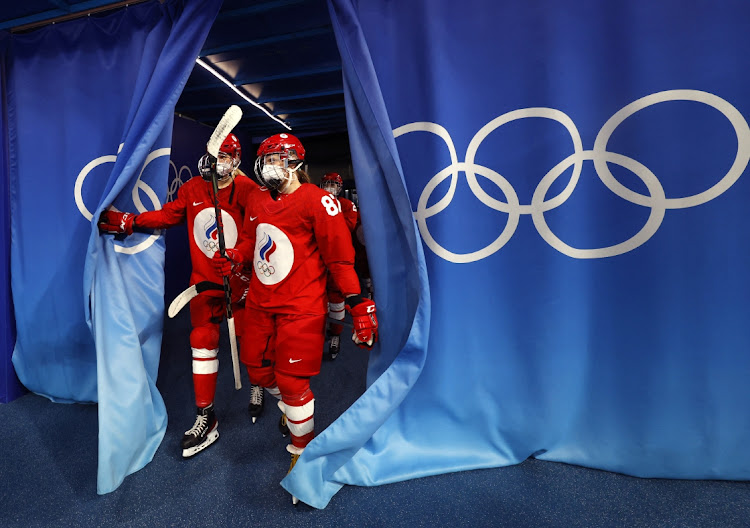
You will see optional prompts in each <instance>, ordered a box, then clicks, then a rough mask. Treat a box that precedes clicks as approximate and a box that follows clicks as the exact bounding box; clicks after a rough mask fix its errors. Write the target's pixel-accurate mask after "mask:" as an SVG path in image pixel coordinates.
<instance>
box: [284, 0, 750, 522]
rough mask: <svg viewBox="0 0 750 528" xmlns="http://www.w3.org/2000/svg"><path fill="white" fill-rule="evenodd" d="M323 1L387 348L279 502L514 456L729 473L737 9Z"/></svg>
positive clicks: (738, 152) (743, 294) (734, 371)
mask: <svg viewBox="0 0 750 528" xmlns="http://www.w3.org/2000/svg"><path fill="white" fill-rule="evenodd" d="M329 8H330V12H331V16H332V21H333V27H334V30H335V32H336V37H337V43H338V46H339V50H340V52H341V56H342V60H343V65H344V79H345V88H346V96H347V101H346V103H347V106H346V109H347V119H348V124H349V135H350V141H351V146H352V156H353V165H354V171H355V177H356V183H357V187H358V191H359V196H360V197H361V202H362V203H361V210H362V216H363V220H364V221H365V222H367V221H368V220H370V221H373V219H375V218H377V219H378V221H380V220H381V219H386V220H385V221H386V224H387V225H388V228H387V229H385V230H375V229H374V226H373V225H372V224H371V225H370V230H367V228H368V224H367V223H365V228H366V232H367V235H368V238H367V241H368V250H369V249H370V247H371V244H374V247H375V248H376V249H375V251H373V252H370V251H368V254H369V255H370V258H371V259H372V260H373V262H371V264H373V265H372V266H371V268H372V269H373V270H374V273H376V275H375V279H376V296H377V298H376V301H377V302H378V307H379V309H380V307H381V304H380V302H381V300H382V301H383V304H382V306H383V313H384V324H383V326H382V335H383V336H387V335H389V333H390V332H395V336H393V338H394V340H393V341H390V342H389V341H384V342H383V344H382V346H381V348H380V349H379V350H378V351H377V352H376V353H375V354H374V355H373V358H372V360H371V363H370V366H369V370H368V382H369V383H370V385H369V387H368V390H367V392H366V393H365V394H364V395H363V397H362V398H361V399H360V400H358V401H357V402H356V403H355V404H354V406H352V408H351V409H349V411H347V413H345V414H344V415H343V416H342V417H341V418H340V419H339V420H338V421H337V422H335V423H334V424H333V426H332V427H331V428H329V430H327V431H325V432H323V433H322V434H321V435H320V437H318V438H317V439H316V441H315V442H313V444H311V447H309V448H308V449H307V450H306V451H305V453H304V454H303V455H302V457H301V458H300V462H301V463H298V465H297V466H296V467H295V469H294V470H293V471H292V473H291V474H290V475H289V476H288V477H287V478H286V479H285V480H284V482H283V483H282V485H284V486H285V488H286V489H288V490H289V491H291V492H292V493H294V494H295V495H297V496H298V497H300V499H301V500H303V501H305V502H308V503H310V504H312V505H313V506H316V507H324V506H325V505H326V504H327V502H328V500H330V498H331V496H332V495H333V493H335V491H336V490H337V489H338V488H339V487H340V486H341V485H342V484H355V485H377V484H384V483H388V482H394V481H398V480H404V479H410V478H417V477H423V476H428V475H434V474H438V473H445V472H452V471H462V470H468V469H476V468H487V467H498V466H503V465H508V464H515V463H518V462H521V461H523V460H524V459H526V458H527V457H529V456H535V457H537V458H540V459H545V460H554V461H561V462H566V463H573V464H579V465H583V466H588V467H594V468H601V469H606V470H611V471H618V472H622V473H626V474H630V475H636V476H642V477H664V478H690V479H748V478H750V457H748V455H747V454H746V453H745V450H744V449H743V446H744V445H745V444H746V443H747V441H748V440H750V421H748V420H747V419H746V414H747V413H746V411H745V409H744V402H746V401H748V399H750V385H748V384H747V383H746V379H747V377H748V375H750V355H749V354H747V350H748V349H749V348H750V329H749V328H750V327H748V326H747V325H746V324H744V321H745V320H746V319H747V318H748V316H749V315H750V296H748V295H747V292H748V291H750V279H749V278H748V275H747V272H746V270H747V269H748V266H749V265H750V244H749V243H748V242H750V222H749V221H748V216H747V214H746V210H747V207H746V199H745V197H746V196H747V195H748V192H750V179H749V178H748V175H747V166H748V161H749V160H750V127H749V126H748V122H747V117H746V116H748V115H750V99H748V96H747V94H748V93H750V76H748V75H747V73H746V68H745V63H746V62H747V59H746V57H747V51H748V44H747V38H746V34H747V32H746V26H747V24H746V21H747V20H748V19H750V6H748V5H747V3H746V2H741V1H738V0H730V1H729V2H724V3H722V4H721V8H717V7H716V4H715V3H714V2H711V1H709V0H699V1H697V2H692V3H691V4H690V5H689V6H685V5H684V3H682V2H679V1H678V0H666V1H663V2H659V3H658V5H654V3H653V2H649V1H648V0H617V1H612V2H599V1H596V0H583V1H580V2H576V3H574V4H571V3H565V4H564V5H563V4H561V3H560V2H555V1H554V0H540V1H536V2H499V3H491V2H486V1H483V0H467V1H465V2H462V3H461V5H460V8H458V7H457V6H456V4H455V2H450V1H448V0H434V1H433V0H429V1H428V0H417V1H414V2H399V3H397V2H391V1H385V0H356V1H355V0H330V1H329ZM415 21H419V23H415ZM394 141H395V143H394ZM407 199H408V202H409V203H408V204H407V205H406V206H404V204H403V200H407ZM406 207H408V211H406V212H407V213H409V214H408V215H407V214H404V212H405V210H406ZM412 214H413V216H414V219H415V220H416V224H417V229H418V233H419V238H418V240H419V241H420V243H421V249H422V250H423V252H424V261H423V263H422V262H420V261H419V258H414V257H413V255H414V254H415V252H414V251H412V248H411V246H410V244H409V243H407V242H406V240H407V239H408V237H409V236H410V235H409V233H410V230H409V228H408V227H407V225H408V222H407V221H406V217H407V216H411V215H412ZM396 217H397V218H398V219H399V221H398V222H396V221H394V220H393V218H396ZM388 222H391V224H388ZM380 258H382V260H379V259H380ZM407 262H408V263H409V264H411V266H410V265H407V264H405V263H407ZM421 267H424V269H425V270H426V273H423V271H424V270H422V269H421ZM415 269H419V271H420V272H419V274H418V275H417V274H416V273H410V272H411V271H413V270H415ZM427 275H429V282H427V281H426V280H423V281H418V278H420V279H421V278H423V277H426V276H427ZM406 279H408V280H406ZM397 287H401V288H402V289H403V290H405V291H409V293H401V295H402V297H400V298H398V299H399V300H398V301H396V299H397V297H395V296H394V297H391V295H392V292H393V290H392V289H391V288H397ZM420 287H422V288H424V289H425V291H424V292H421V291H419V288H420ZM381 288H383V291H384V297H381V294H380V292H381ZM411 291H417V292H418V293H419V294H418V295H415V296H413V297H412V296H411ZM406 297H409V299H419V302H429V305H427V306H424V310H423V311H420V310H422V308H423V306H422V305H421V304H418V305H417V306H418V309H417V311H416V312H411V311H409V310H405V311H403V312H401V313H399V314H398V316H396V314H395V312H392V311H391V310H394V306H396V305H402V304H403V306H409V307H413V306H414V304H413V303H412V302H410V301H407V300H406ZM393 301H396V302H393ZM412 313H414V314H416V316H413V315H412ZM420 315H426V316H427V317H426V318H425V319H424V320H422V319H420ZM427 319H429V325H427V324H423V323H425V321H426V320H427ZM396 320H398V322H396ZM404 325H411V326H410V329H411V333H410V334H409V337H408V339H406V340H405V341H404V340H403V339H402V338H403V336H404V335H405V334H403V333H401V332H400V331H401V330H402V329H403V328H404V327H405V326H404ZM406 327H409V326H406ZM421 331H423V333H422V332H421ZM386 339H387V338H386ZM428 345H429V346H428ZM417 351H418V353H411V352H417ZM368 436H369V439H368V438H367V437H368ZM347 438H348V439H349V440H347Z"/></svg>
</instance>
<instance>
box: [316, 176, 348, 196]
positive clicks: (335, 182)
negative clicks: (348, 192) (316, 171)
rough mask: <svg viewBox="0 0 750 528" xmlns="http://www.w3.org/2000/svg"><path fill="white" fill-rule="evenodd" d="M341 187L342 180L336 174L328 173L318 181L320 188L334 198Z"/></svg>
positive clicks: (342, 184) (342, 185)
mask: <svg viewBox="0 0 750 528" xmlns="http://www.w3.org/2000/svg"><path fill="white" fill-rule="evenodd" d="M343 187H344V180H342V179H341V176H340V175H339V173H337V172H329V173H327V174H326V175H324V176H323V179H322V180H320V188H321V189H323V190H324V191H327V192H329V193H331V194H332V195H334V196H338V195H339V193H340V192H341V189H343Z"/></svg>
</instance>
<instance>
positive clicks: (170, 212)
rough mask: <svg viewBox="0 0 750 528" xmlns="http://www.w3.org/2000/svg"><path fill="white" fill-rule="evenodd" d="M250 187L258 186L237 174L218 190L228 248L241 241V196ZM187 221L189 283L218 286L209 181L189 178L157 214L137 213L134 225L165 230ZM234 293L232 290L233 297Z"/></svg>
mask: <svg viewBox="0 0 750 528" xmlns="http://www.w3.org/2000/svg"><path fill="white" fill-rule="evenodd" d="M253 188H255V189H257V188H258V185H257V184H256V183H255V182H254V181H252V180H251V179H250V178H248V177H246V176H242V175H239V176H236V177H235V179H234V182H233V183H232V184H231V185H229V186H227V187H224V188H223V189H219V206H220V207H221V217H222V220H223V226H224V242H225V244H226V247H228V248H233V247H235V246H237V245H238V244H239V243H240V242H241V241H242V236H243V235H242V229H241V228H242V221H243V217H244V210H245V203H244V202H243V200H242V199H241V197H242V196H246V195H248V191H250V190H252V189H253ZM186 220H187V227H188V238H189V239H190V260H191V261H192V266H193V271H192V273H191V275H190V284H195V283H197V282H201V281H211V282H215V283H219V284H221V283H222V280H223V279H222V277H221V276H220V275H219V274H218V273H216V272H215V271H214V267H213V265H212V264H211V259H212V258H213V256H214V253H215V252H216V251H218V250H219V237H218V228H217V226H216V213H215V209H214V202H213V189H212V186H211V183H210V182H207V181H205V180H204V179H203V178H201V177H200V176H196V177H194V178H191V179H190V180H188V181H187V182H185V184H184V185H183V186H182V187H180V189H179V191H177V199H176V200H175V201H173V202H168V203H166V204H164V207H163V208H162V209H160V210H158V211H148V212H146V213H141V214H139V215H138V218H137V219H136V223H137V224H138V227H145V228H149V229H164V228H169V227H173V226H176V225H178V224H180V223H182V222H184V221H186ZM233 279H234V278H233ZM233 282H234V280H233ZM234 293H235V292H234V291H233V292H232V294H233V297H234ZM216 295H223V294H221V293H217V294H216Z"/></svg>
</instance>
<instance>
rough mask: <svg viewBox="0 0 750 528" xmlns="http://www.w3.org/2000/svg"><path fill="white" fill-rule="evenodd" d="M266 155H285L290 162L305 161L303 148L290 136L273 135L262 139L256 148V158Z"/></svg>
mask: <svg viewBox="0 0 750 528" xmlns="http://www.w3.org/2000/svg"><path fill="white" fill-rule="evenodd" d="M266 154H286V155H287V156H288V159H290V160H300V161H301V160H304V159H305V147H303V146H302V143H301V142H300V140H299V139H297V138H296V137H295V136H293V135H291V134H275V135H273V136H271V137H270V138H266V139H264V140H263V143H261V144H260V146H259V147H258V156H265V155H266ZM282 158H283V156H282Z"/></svg>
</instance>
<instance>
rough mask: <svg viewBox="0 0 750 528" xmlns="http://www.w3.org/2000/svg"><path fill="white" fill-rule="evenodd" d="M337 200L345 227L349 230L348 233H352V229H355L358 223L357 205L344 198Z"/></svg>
mask: <svg viewBox="0 0 750 528" xmlns="http://www.w3.org/2000/svg"><path fill="white" fill-rule="evenodd" d="M338 200H339V202H340V203H341V212H342V213H343V215H344V220H345V221H346V227H348V228H349V232H350V233H353V232H354V228H356V227H357V224H358V223H359V210H358V209H357V205H356V204H355V203H354V202H352V201H351V200H347V199H346V198H339V199H338Z"/></svg>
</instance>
